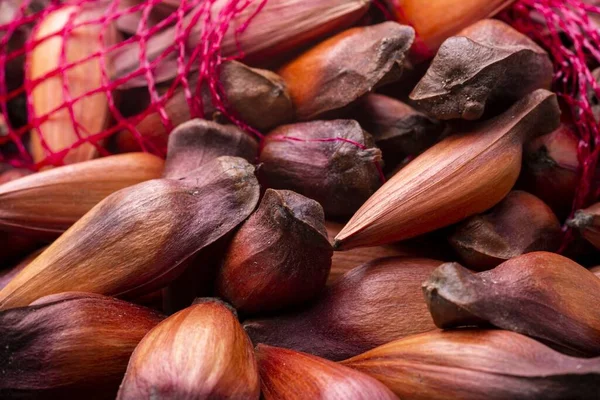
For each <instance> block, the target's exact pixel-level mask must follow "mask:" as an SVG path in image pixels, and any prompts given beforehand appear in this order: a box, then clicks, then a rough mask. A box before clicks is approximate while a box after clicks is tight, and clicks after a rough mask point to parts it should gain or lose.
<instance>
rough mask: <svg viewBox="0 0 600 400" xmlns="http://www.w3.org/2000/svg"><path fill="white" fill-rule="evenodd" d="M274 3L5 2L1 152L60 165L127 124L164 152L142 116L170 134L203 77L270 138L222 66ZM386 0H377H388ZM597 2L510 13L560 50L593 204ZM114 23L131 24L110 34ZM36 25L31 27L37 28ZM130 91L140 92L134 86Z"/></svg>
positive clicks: (525, 2) (0, 5)
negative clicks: (93, 69) (225, 83)
mask: <svg viewBox="0 0 600 400" xmlns="http://www.w3.org/2000/svg"><path fill="white" fill-rule="evenodd" d="M307 2H308V0H307ZM267 3H268V0H145V1H142V2H140V1H136V0H70V1H63V2H60V1H47V0H4V1H2V2H0V109H1V112H2V116H3V119H4V120H5V122H6V128H7V129H5V130H4V131H3V130H2V129H0V145H2V151H1V152H0V161H2V162H10V163H12V164H14V165H17V166H28V167H31V166H33V167H34V168H40V167H43V166H45V165H49V164H53V165H60V164H62V163H63V162H65V159H66V158H68V157H69V155H70V154H71V152H72V151H73V150H76V149H78V148H81V147H82V146H88V147H90V146H93V149H92V150H95V151H98V152H99V153H100V154H107V153H108V152H109V151H111V147H110V141H109V139H110V138H111V137H113V136H114V135H115V134H117V133H120V132H129V135H130V138H131V141H132V142H133V143H134V144H135V145H136V146H138V147H139V148H140V149H141V150H144V151H150V152H153V153H155V154H159V155H164V151H165V148H164V141H162V142H157V141H155V140H154V139H153V138H152V137H147V136H143V135H142V134H141V133H140V131H139V130H138V128H137V125H138V123H140V122H141V121H142V120H144V118H146V117H148V116H149V115H154V116H156V117H157V118H158V119H159V120H160V123H161V124H162V125H163V126H164V131H165V133H168V132H170V131H171V130H172V129H173V128H174V127H173V122H172V121H171V119H170V118H169V115H168V114H167V112H166V110H165V105H166V104H167V102H168V101H169V100H170V99H172V98H173V96H174V95H175V93H176V92H178V93H181V92H183V93H184V95H185V100H186V103H187V107H188V108H189V113H190V116H191V117H202V116H203V110H204V105H203V101H205V98H203V96H202V95H200V91H201V90H202V89H203V88H208V91H209V93H210V100H211V102H212V104H213V107H214V108H215V109H217V110H219V111H220V112H222V113H223V114H225V115H227V116H228V118H229V119H230V120H232V121H234V122H235V123H236V124H238V125H239V126H241V127H242V128H243V129H245V130H247V131H248V132H251V133H253V134H255V135H257V136H259V137H262V136H261V134H260V132H258V131H256V130H254V129H252V128H251V127H249V126H247V125H246V124H244V122H243V121H241V120H240V119H239V118H236V116H235V115H233V114H232V112H231V111H230V110H229V109H228V107H227V102H226V98H225V97H224V94H223V89H222V88H221V86H220V84H219V80H218V71H219V68H220V65H221V64H222V63H223V62H224V61H226V60H228V59H231V58H240V57H243V56H244V54H243V51H244V50H246V49H245V48H244V46H242V45H240V42H239V41H238V38H240V37H241V36H242V35H243V33H244V32H245V31H246V30H247V29H248V27H249V26H250V25H251V24H252V22H253V20H255V19H256V17H257V15H259V14H260V12H261V11H263V9H264V7H265V5H266V4H267ZM382 3H383V2H381V1H376V2H375V3H374V4H375V5H376V6H379V7H380V6H381V4H382ZM591 3H592V2H591V1H588V2H583V1H581V0H520V1H518V2H516V3H515V5H514V6H513V7H512V8H511V9H510V10H509V11H507V12H506V13H505V14H504V16H503V17H504V18H505V19H506V20H508V21H509V22H510V23H511V24H512V25H513V26H515V27H516V28H517V29H519V30H521V31H522V32H524V33H526V34H527V35H529V36H530V37H532V38H534V39H536V40H537V41H538V42H540V43H542V44H543V45H544V46H545V47H546V48H547V49H548V51H549V52H550V54H551V56H552V58H553V59H554V61H555V64H556V75H555V84H556V85H555V89H556V90H557V92H558V93H559V95H560V96H561V98H562V99H563V101H564V103H565V104H566V106H567V108H568V110H569V111H570V114H571V118H572V121H573V123H574V124H575V126H576V128H577V132H578V134H579V137H580V139H581V142H580V148H579V158H580V161H581V165H582V168H581V176H582V179H581V185H580V187H579V190H578V192H577V196H576V200H575V204H574V208H581V207H583V206H585V205H588V204H590V203H591V202H592V201H593V200H595V199H597V198H598V196H599V195H600V190H599V188H596V187H593V186H592V185H591V184H590V182H593V181H594V179H593V175H594V174H595V172H596V167H597V164H598V158H599V153H600V146H599V141H600V132H599V128H598V122H597V120H596V118H595V116H594V112H593V106H594V105H593V104H592V99H591V98H590V97H589V96H588V95H587V93H589V92H590V91H591V92H595V93H596V95H597V96H599V98H600V87H599V86H598V84H597V83H596V81H595V79H594V77H593V76H592V71H591V69H590V68H593V67H594V66H598V65H600V50H599V49H600V35H599V31H598V29H597V25H596V23H597V21H596V20H595V19H594V17H595V16H599V17H600V8H599V7H598V6H596V5H593V4H591ZM315 4H317V2H315ZM56 12H62V13H65V14H66V17H65V18H66V22H65V23H63V24H62V26H60V27H59V28H56V29H54V31H52V30H51V31H50V33H49V34H47V35H42V34H41V33H40V28H39V26H38V27H36V23H38V22H39V21H45V20H46V18H47V17H48V16H49V15H50V14H52V13H56ZM82 14H83V15H84V17H82ZM263 22H264V21H260V23H263ZM38 25H39V24H38ZM115 26H117V27H119V28H120V29H119V30H121V31H123V30H125V31H127V32H128V34H126V35H125V37H124V38H121V39H119V40H114V38H112V39H113V40H112V41H111V37H112V35H113V31H112V30H113V29H115ZM123 27H125V28H126V29H123ZM198 27H200V29H198ZM86 30H92V31H93V34H90V37H93V36H94V35H95V38H96V39H95V41H92V40H91V39H90V38H88V39H87V40H88V42H87V43H85V45H86V46H87V47H85V46H84V47H85V50H84V51H83V54H84V55H83V56H80V57H77V56H73V55H72V54H71V53H69V51H70V50H69V48H70V46H71V42H72V41H73V40H75V41H77V40H78V38H79V40H81V41H83V42H85V40H86V39H81V37H84V38H85V35H84V33H85V32H86ZM165 30H168V31H169V34H168V35H165V34H164V31H165ZM29 32H33V33H32V34H31V35H29V34H28V33H29ZM82 32H83V33H82ZM160 37H162V38H163V39H164V40H163V41H162V46H158V47H156V46H155V42H156V41H157V38H160ZM231 37H234V39H235V40H234V44H233V45H232V41H231ZM123 39H124V40H123ZM52 40H54V41H55V42H56V41H57V40H58V41H59V44H60V43H61V42H60V41H62V43H64V42H66V43H68V45H67V46H66V47H65V46H63V47H62V48H61V52H60V57H59V59H58V60H55V61H56V65H54V66H53V65H52V62H51V60H50V61H48V62H47V64H48V65H45V67H46V69H47V70H44V72H43V73H42V74H35V73H34V72H35V71H32V70H31V63H29V62H25V63H24V61H25V60H26V59H28V58H30V57H31V56H32V54H34V52H35V50H36V49H39V48H40V46H43V45H44V43H46V44H48V43H51V41H52ZM94 43H95V44H94ZM125 53H129V54H133V55H134V57H133V61H132V60H131V59H130V60H129V61H130V63H129V65H127V66H126V67H123V68H121V66H115V65H114V64H113V62H114V60H118V59H122V57H123V55H124V54H125ZM130 58H131V57H130ZM86 63H87V64H86ZM90 63H97V65H99V68H98V69H97V70H98V71H97V73H98V76H97V77H92V76H89V77H86V78H88V79H84V81H87V83H88V84H89V81H94V82H96V84H94V85H92V87H89V88H86V90H84V91H77V90H74V89H73V82H74V81H75V80H76V79H75V78H77V76H76V75H75V78H73V77H72V74H74V71H77V70H78V68H79V69H85V68H83V67H82V66H85V65H88V64H90ZM23 64H24V65H25V66H26V68H25V76H23V75H22V73H21V74H19V66H20V67H21V68H22V67H23ZM38 64H39V63H38ZM42 64H43V63H42ZM42 69H43V68H42ZM86 71H88V72H89V71H90V70H89V69H87V70H86ZM192 72H193V74H194V76H195V77H196V78H195V79H196V80H195V81H194V82H190V76H191V73H192ZM165 76H166V77H169V78H173V79H168V80H166V81H167V82H168V84H165V83H164V81H165V80H164V79H163V78H164V77H165ZM53 78H58V79H55V81H57V82H59V86H58V89H57V90H55V91H54V92H50V93H46V96H47V97H49V98H52V99H53V101H49V102H48V103H49V108H48V109H45V110H43V112H39V107H37V108H34V105H33V103H32V98H33V97H34V96H33V95H34V94H35V93H36V90H39V89H40V88H43V87H44V86H43V85H45V84H47V82H48V81H49V80H51V79H53ZM92 78H93V79H92ZM79 79H81V77H79ZM94 79H96V80H94ZM140 83H141V84H140ZM137 86H139V87H137ZM117 88H119V89H123V88H129V89H128V90H117ZM129 91H132V92H133V93H134V96H131V95H130V94H128V92H129ZM60 92H62V93H60ZM94 95H96V96H102V98H103V99H104V101H106V104H107V106H108V110H109V114H108V121H107V124H106V126H103V127H102V128H101V129H90V127H89V126H87V125H86V124H84V123H81V121H80V119H78V118H76V117H75V114H76V113H82V112H83V113H90V114H91V113H94V112H95V111H96V110H94V107H93V104H95V103H93V102H90V103H85V107H87V108H89V109H85V110H83V111H82V110H81V108H82V107H83V106H82V104H84V103H83V102H85V101H86V99H87V100H89V99H90V98H93V96H94ZM128 96H129V97H128ZM132 99H133V100H132ZM88 104H92V106H89V105H88ZM78 107H79V109H78ZM25 111H26V112H25ZM61 119H62V120H65V121H66V122H67V125H68V126H69V128H68V131H69V132H71V131H72V133H73V140H72V141H71V142H70V143H68V145H66V146H64V147H59V148H57V147H56V145H55V144H54V145H53V144H52V143H49V141H50V138H49V134H48V132H49V130H50V128H48V126H49V123H56V121H57V120H61ZM30 132H31V134H30ZM27 135H31V136H32V139H33V138H38V139H36V140H38V141H39V146H38V147H39V153H41V156H39V155H38V156H37V157H35V155H34V157H32V155H31V149H30V150H29V151H28V149H27V147H26V146H25V144H24V143H25V141H26V139H27ZM31 141H32V142H33V140H31ZM107 149H108V150H107Z"/></svg>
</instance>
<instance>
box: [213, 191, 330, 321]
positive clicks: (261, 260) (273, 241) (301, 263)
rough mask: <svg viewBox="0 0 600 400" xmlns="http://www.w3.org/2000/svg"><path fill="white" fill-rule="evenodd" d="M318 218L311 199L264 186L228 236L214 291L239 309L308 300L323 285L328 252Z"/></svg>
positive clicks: (273, 307) (322, 219)
mask: <svg viewBox="0 0 600 400" xmlns="http://www.w3.org/2000/svg"><path fill="white" fill-rule="evenodd" d="M324 222H325V217H324V214H323V208H322V207H321V206H320V205H319V203H317V202H316V201H314V200H311V199H309V198H307V197H304V196H302V195H299V194H297V193H295V192H292V191H289V190H273V189H267V190H266V192H265V194H264V196H263V198H262V200H261V203H260V205H259V206H258V209H257V210H256V212H255V213H254V214H252V215H251V216H250V218H248V220H247V221H246V222H244V224H243V225H242V226H241V227H240V229H239V230H238V231H237V232H236V233H235V235H234V236H233V239H232V240H231V244H230V245H229V248H228V249H227V252H226V255H225V256H224V259H223V264H222V266H221V268H220V270H219V273H218V277H217V293H218V294H219V296H220V297H223V298H224V299H226V300H227V301H229V302H230V303H231V304H232V305H233V306H234V307H235V308H236V309H237V310H238V311H240V312H244V313H259V312H262V313H266V312H270V311H274V310H279V309H283V308H286V307H291V306H297V305H299V304H303V303H306V302H308V301H310V300H313V299H314V298H315V297H317V296H318V295H320V294H321V292H322V291H323V289H324V288H325V282H326V281H327V276H328V275H329V270H330V268H331V256H332V254H333V249H332V248H331V244H329V240H328V238H327V231H326V230H325V226H324Z"/></svg>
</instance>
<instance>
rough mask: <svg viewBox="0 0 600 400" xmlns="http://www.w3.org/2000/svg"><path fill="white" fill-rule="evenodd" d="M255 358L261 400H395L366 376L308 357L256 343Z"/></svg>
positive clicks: (385, 389)
mask: <svg viewBox="0 0 600 400" xmlns="http://www.w3.org/2000/svg"><path fill="white" fill-rule="evenodd" d="M256 358H257V361H258V368H259V370H260V375H261V387H262V396H263V398H264V399H265V400H270V399H286V400H303V399H314V400H319V399H320V400H384V399H397V397H396V396H395V395H394V394H393V393H392V392H391V391H390V390H389V389H388V388H387V387H386V386H385V385H383V384H382V383H380V382H379V381H377V380H375V379H373V378H371V377H370V376H368V375H366V374H362V373H360V372H357V371H355V370H352V369H350V368H347V367H344V366H343V365H340V364H336V363H334V362H332V361H328V360H325V359H323V358H319V357H315V356H312V355H310V354H306V353H300V352H297V351H293V350H288V349H283V348H280V347H272V346H267V345H264V344H259V345H258V346H256Z"/></svg>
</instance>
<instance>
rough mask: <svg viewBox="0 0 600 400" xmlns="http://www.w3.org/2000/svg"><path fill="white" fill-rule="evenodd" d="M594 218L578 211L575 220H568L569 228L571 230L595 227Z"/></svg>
mask: <svg viewBox="0 0 600 400" xmlns="http://www.w3.org/2000/svg"><path fill="white" fill-rule="evenodd" d="M593 223H594V216H593V215H590V214H588V213H586V212H585V211H576V212H575V215H574V216H573V218H571V219H568V220H567V226H568V227H570V228H578V229H583V228H587V227H588V226H591V225H593Z"/></svg>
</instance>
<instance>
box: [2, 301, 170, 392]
mask: <svg viewBox="0 0 600 400" xmlns="http://www.w3.org/2000/svg"><path fill="white" fill-rule="evenodd" d="M163 318H164V316H163V315H161V314H159V313H157V312H155V311H153V310H150V309H147V308H145V307H140V306H137V305H135V304H131V303H127V302H124V301H122V300H117V299H114V298H111V297H106V296H101V295H97V294H91V293H77V292H68V293H61V294H58V295H51V296H47V297H44V298H41V299H39V300H37V301H36V302H35V303H32V304H31V305H30V306H28V307H21V308H15V309H11V310H7V311H2V312H0V365H2V368H0V397H1V398H3V399H22V398H28V399H32V398H35V399H38V398H39V399H48V398H90V399H114V398H115V395H116V393H117V390H118V387H119V383H120V382H121V379H122V377H123V374H124V373H125V370H126V368H127V362H128V360H129V357H130V355H131V353H132V352H133V350H134V349H135V346H136V345H137V344H138V343H139V341H140V340H142V338H143V337H144V335H145V334H146V333H147V332H148V331H149V330H150V329H152V328H153V327H154V326H156V325H157V324H158V323H159V322H160V321H161V320H162V319H163Z"/></svg>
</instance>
